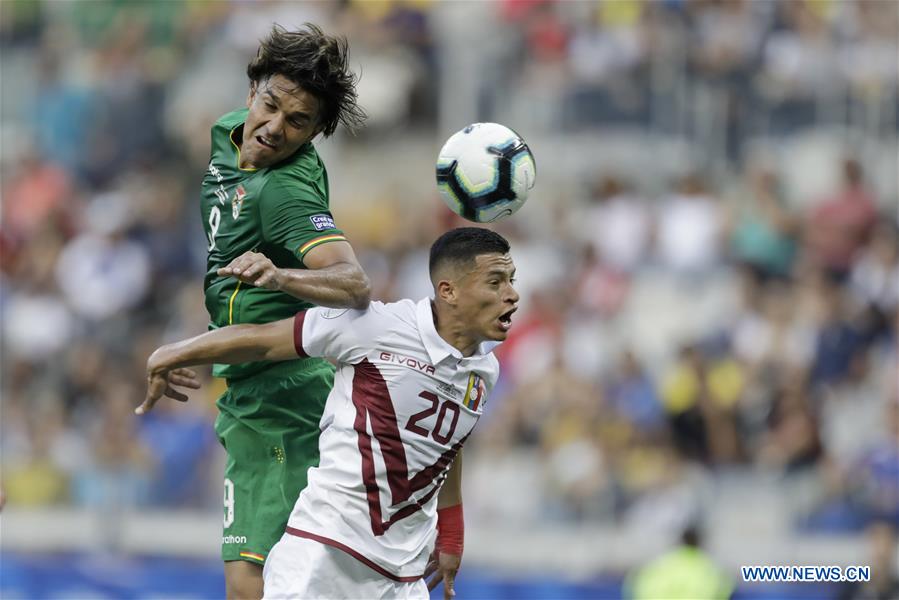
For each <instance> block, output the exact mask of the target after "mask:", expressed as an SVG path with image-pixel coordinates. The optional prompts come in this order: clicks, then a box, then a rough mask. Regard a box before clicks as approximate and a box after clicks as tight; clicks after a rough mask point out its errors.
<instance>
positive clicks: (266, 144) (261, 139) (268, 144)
mask: <svg viewBox="0 0 899 600" xmlns="http://www.w3.org/2000/svg"><path fill="white" fill-rule="evenodd" d="M256 143H257V144H259V145H260V146H262V147H263V148H268V149H269V150H277V149H278V145H277V144H275V143H274V142H273V141H271V140H270V139H269V138H267V137H265V136H264V135H257V136H256Z"/></svg>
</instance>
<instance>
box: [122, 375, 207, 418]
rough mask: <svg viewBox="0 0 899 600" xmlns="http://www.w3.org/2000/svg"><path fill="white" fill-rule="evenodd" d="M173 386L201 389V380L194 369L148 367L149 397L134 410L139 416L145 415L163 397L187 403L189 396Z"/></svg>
mask: <svg viewBox="0 0 899 600" xmlns="http://www.w3.org/2000/svg"><path fill="white" fill-rule="evenodd" d="M172 386H180V387H186V388H190V389H194V390H196V389H199V388H200V380H199V379H197V373H196V371H194V370H193V369H165V368H156V367H152V366H150V365H148V366H147V397H146V398H145V399H144V401H143V403H142V404H141V405H140V406H138V407H137V408H135V409H134V412H135V413H136V414H138V415H145V414H147V413H148V412H150V411H151V410H152V409H153V407H154V406H155V405H156V402H157V401H158V400H159V399H160V398H162V397H163V396H168V397H169V398H171V399H173V400H177V401H178V402H187V395H186V394H184V393H183V392H180V391H178V390H176V389H175V388H173V387H172Z"/></svg>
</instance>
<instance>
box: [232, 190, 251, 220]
mask: <svg viewBox="0 0 899 600" xmlns="http://www.w3.org/2000/svg"><path fill="white" fill-rule="evenodd" d="M246 195H247V190H245V189H243V184H241V185H238V186H237V189H236V190H234V197H233V198H231V216H232V217H234V218H235V219H236V218H237V217H238V215H240V207H242V206H243V199H244V198H245V197H246Z"/></svg>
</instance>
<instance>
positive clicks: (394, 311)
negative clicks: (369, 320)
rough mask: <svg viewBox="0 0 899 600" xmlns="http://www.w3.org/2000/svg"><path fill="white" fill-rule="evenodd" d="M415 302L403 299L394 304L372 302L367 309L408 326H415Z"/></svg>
mask: <svg viewBox="0 0 899 600" xmlns="http://www.w3.org/2000/svg"><path fill="white" fill-rule="evenodd" d="M415 306H416V305H415V302H413V301H412V300H409V299H408V298H405V299H403V300H397V301H396V302H386V303H385V302H380V301H374V302H372V303H371V304H370V305H369V309H370V310H371V309H372V308H374V310H375V311H377V314H379V315H383V316H385V317H390V318H392V319H396V320H398V321H402V322H404V323H406V324H408V325H413V326H414V325H415V324H416V320H415V310H416V309H415Z"/></svg>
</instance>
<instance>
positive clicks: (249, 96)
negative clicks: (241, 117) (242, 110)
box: [247, 81, 256, 108]
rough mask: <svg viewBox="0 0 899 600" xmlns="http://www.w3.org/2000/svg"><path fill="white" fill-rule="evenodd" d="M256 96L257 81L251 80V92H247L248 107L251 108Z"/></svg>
mask: <svg viewBox="0 0 899 600" xmlns="http://www.w3.org/2000/svg"><path fill="white" fill-rule="evenodd" d="M254 98H256V82H255V81H251V82H250V93H249V94H247V108H250V106H252V104H253V99H254Z"/></svg>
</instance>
